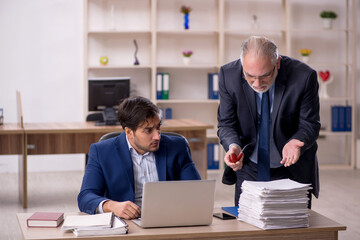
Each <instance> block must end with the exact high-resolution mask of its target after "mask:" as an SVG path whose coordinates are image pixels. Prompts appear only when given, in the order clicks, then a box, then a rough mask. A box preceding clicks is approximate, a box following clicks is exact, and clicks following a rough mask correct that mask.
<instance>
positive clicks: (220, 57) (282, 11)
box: [84, 0, 356, 166]
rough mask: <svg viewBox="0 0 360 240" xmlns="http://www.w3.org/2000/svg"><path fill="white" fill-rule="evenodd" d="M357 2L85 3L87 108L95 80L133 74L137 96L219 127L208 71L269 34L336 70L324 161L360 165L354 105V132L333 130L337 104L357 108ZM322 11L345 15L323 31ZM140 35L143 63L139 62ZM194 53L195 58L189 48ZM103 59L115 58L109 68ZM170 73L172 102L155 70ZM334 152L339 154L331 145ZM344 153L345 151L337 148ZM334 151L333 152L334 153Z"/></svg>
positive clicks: (292, 51) (324, 109) (326, 108)
mask: <svg viewBox="0 0 360 240" xmlns="http://www.w3.org/2000/svg"><path fill="white" fill-rule="evenodd" d="M182 5H186V6H190V7H191V8H192V11H191V12H190V28H189V29H187V30H185V29H184V16H183V14H182V13H181V12H180V8H181V6H182ZM354 5H355V3H354V0H341V1H337V0H326V1H325V0H322V1H313V0H255V1H253V0H194V1H190V0H178V1H175V0H134V1H130V0H84V17H85V20H84V26H85V27H84V29H85V31H84V40H85V44H84V46H85V51H84V89H85V94H84V98H85V99H84V100H85V101H84V103H85V106H84V109H85V114H86V113H87V111H86V109H87V79H88V78H89V77H110V76H130V77H131V94H133V95H142V96H144V97H147V98H150V99H151V100H152V101H153V102H155V103H156V104H157V105H158V106H159V107H160V108H164V109H165V108H172V115H173V118H193V119H197V120H200V121H204V122H207V123H209V124H211V125H213V126H214V127H213V128H212V129H208V130H207V134H208V136H209V137H214V136H215V135H216V131H217V128H216V126H217V118H216V115H217V107H218V103H219V102H218V100H209V99H208V96H207V91H208V73H214V72H218V70H219V67H220V66H221V65H223V64H224V63H227V62H230V61H232V60H235V59H237V58H238V57H239V54H240V44H241V42H242V41H243V40H244V39H246V38H247V37H248V36H250V35H265V36H268V37H269V38H272V39H274V40H275V42H276V43H277V44H278V45H279V50H280V54H284V55H288V56H290V57H294V58H299V59H300V58H301V56H300V53H299V49H301V48H309V49H311V50H312V51H313V52H312V54H311V57H310V61H309V63H308V64H309V65H310V66H312V67H313V68H314V69H316V70H317V71H326V70H329V71H330V72H331V74H332V75H333V76H334V81H333V82H332V83H330V84H329V85H328V93H329V96H330V97H329V98H322V99H321V122H322V124H323V126H324V127H325V128H324V130H322V131H321V138H320V139H319V145H320V147H319V160H320V163H328V159H330V158H334V157H333V155H334V154H335V156H336V157H335V158H336V159H341V162H339V163H340V164H346V165H351V166H354V164H355V155H356V153H355V139H356V137H355V124H354V123H355V107H353V108H352V123H353V124H352V131H351V132H336V133H335V132H331V114H330V113H331V106H332V105H336V104H343V105H351V106H355V100H354V99H355V85H354V82H355V73H354V72H355V65H354V64H355V52H354V49H355V29H354V25H355V24H354V21H355V20H354V19H355V17H354V16H355V9H356V8H355V6H354ZM322 10H333V11H335V12H337V13H338V18H337V19H336V20H335V21H334V26H333V28H332V29H330V30H324V29H323V27H322V19H321V18H320V16H319V14H320V12H321V11H322ZM134 40H136V42H137V44H138V46H139V51H138V53H137V57H138V59H139V62H140V65H137V66H135V65H134V61H135V58H134V52H135V46H134V42H133V41H134ZM183 50H192V51H193V52H194V54H193V55H192V56H191V63H190V64H189V65H185V64H184V63H183V61H182V58H183V57H182V51H183ZM101 56H107V57H108V58H109V63H108V64H107V65H106V66H102V65H101V64H100V62H99V59H100V57H101ZM158 72H166V73H169V75H170V87H169V99H168V100H157V99H156V74H157V73H158ZM329 148H330V149H334V150H332V151H333V152H332V151H330V150H329ZM337 148H339V149H340V151H338V149H337ZM330 155H332V156H330Z"/></svg>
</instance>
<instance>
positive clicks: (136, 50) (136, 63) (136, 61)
mask: <svg viewBox="0 0 360 240" xmlns="http://www.w3.org/2000/svg"><path fill="white" fill-rule="evenodd" d="M134 45H135V53H134V57H135V62H134V65H140V62H139V60H138V58H137V57H136V54H137V52H138V45H137V42H136V40H135V39H134Z"/></svg>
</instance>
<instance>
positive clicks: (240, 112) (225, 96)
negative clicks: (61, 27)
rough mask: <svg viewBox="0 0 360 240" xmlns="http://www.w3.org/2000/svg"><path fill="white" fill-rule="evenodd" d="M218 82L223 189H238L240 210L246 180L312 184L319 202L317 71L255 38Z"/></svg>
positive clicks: (243, 47) (248, 43)
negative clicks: (227, 185) (228, 187)
mask: <svg viewBox="0 0 360 240" xmlns="http://www.w3.org/2000/svg"><path fill="white" fill-rule="evenodd" d="M219 79H220V80H219V88H220V106H219V109H218V128H219V130H218V136H219V138H220V141H221V144H222V145H223V147H224V148H225V150H226V151H227V153H226V155H225V158H224V161H225V163H226V164H227V168H226V169H225V171H224V176H223V183H225V184H234V183H236V187H235V205H237V204H238V201H239V197H240V194H241V184H242V182H243V181H244V180H252V181H269V180H276V179H284V178H290V179H292V180H295V181H297V182H301V183H311V184H312V190H311V192H312V193H313V194H314V196H315V197H318V194H319V174H318V163H317V157H316V151H317V143H316V139H317V138H318V136H319V130H320V117H319V96H318V88H319V86H318V81H317V73H316V71H315V70H314V69H312V68H310V67H309V66H307V65H306V64H304V63H302V62H300V61H298V60H295V59H292V58H289V57H286V56H279V54H278V48H277V46H276V45H275V43H274V42H273V41H272V40H270V39H268V38H265V37H256V36H252V37H250V38H248V39H246V40H245V41H244V42H243V44H242V46H241V54H240V59H239V60H236V61H233V62H230V63H228V64H226V65H224V66H222V67H221V68H220V72H219ZM245 146H246V147H245ZM242 150H244V152H243V154H241V151H242ZM309 198H310V201H309V208H310V207H311V194H309Z"/></svg>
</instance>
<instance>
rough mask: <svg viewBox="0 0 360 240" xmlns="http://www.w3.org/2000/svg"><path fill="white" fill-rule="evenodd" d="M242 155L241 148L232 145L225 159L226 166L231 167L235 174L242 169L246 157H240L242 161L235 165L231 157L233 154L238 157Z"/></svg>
mask: <svg viewBox="0 0 360 240" xmlns="http://www.w3.org/2000/svg"><path fill="white" fill-rule="evenodd" d="M240 153H241V150H240V148H239V147H238V146H237V145H232V146H231V147H230V149H229V151H227V153H226V155H225V158H224V162H225V163H226V165H227V166H229V167H231V168H232V169H233V170H234V171H235V172H236V171H237V170H239V169H241V168H242V166H243V159H244V155H242V156H241V157H240V159H239V160H238V161H237V162H235V163H233V162H231V161H230V157H231V155H232V154H234V155H235V156H238V155H239V154H240Z"/></svg>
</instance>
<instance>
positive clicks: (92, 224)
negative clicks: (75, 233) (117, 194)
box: [61, 212, 115, 230]
mask: <svg viewBox="0 0 360 240" xmlns="http://www.w3.org/2000/svg"><path fill="white" fill-rule="evenodd" d="M114 216H115V215H114V214H113V213H112V212H110V213H100V214H95V215H70V216H66V218H65V220H64V224H63V225H62V228H61V229H62V230H74V229H80V230H100V229H107V228H111V227H112V223H113V219H114Z"/></svg>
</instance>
